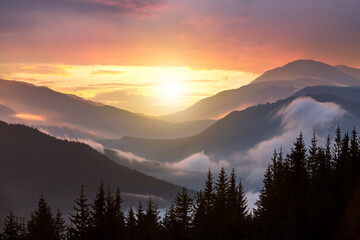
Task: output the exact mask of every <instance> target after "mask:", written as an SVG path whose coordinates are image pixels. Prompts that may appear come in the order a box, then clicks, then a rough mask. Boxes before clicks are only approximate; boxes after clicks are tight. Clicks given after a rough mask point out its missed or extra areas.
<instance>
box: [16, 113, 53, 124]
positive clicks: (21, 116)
mask: <svg viewBox="0 0 360 240" xmlns="http://www.w3.org/2000/svg"><path fill="white" fill-rule="evenodd" d="M14 117H15V118H19V119H22V120H29V121H41V122H43V121H45V120H46V119H45V117H43V116H40V115H35V114H30V113H17V114H15V115H14Z"/></svg>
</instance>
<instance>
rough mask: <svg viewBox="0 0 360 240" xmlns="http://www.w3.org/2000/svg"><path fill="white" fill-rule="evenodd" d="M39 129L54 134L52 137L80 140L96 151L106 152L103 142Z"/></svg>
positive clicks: (73, 140)
mask: <svg viewBox="0 0 360 240" xmlns="http://www.w3.org/2000/svg"><path fill="white" fill-rule="evenodd" d="M38 130H39V131H40V132H42V133H45V134H47V135H49V136H52V137H55V138H57V139H61V140H67V141H71V142H80V143H84V144H86V145H88V146H90V147H91V148H93V149H95V150H96V151H98V152H99V153H102V154H105V148H104V146H103V145H102V144H100V143H98V142H95V141H93V140H91V139H84V138H72V137H69V136H66V135H65V136H56V135H53V134H52V133H51V132H50V131H48V130H47V129H45V128H41V127H40V128H38Z"/></svg>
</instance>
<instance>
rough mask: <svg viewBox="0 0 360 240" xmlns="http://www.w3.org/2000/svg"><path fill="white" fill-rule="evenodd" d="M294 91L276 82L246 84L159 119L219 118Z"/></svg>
mask: <svg viewBox="0 0 360 240" xmlns="http://www.w3.org/2000/svg"><path fill="white" fill-rule="evenodd" d="M295 91H296V88H295V87H293V86H291V85H288V86H287V85H283V86H281V85H280V84H278V83H277V82H266V83H258V84H251V85H246V86H243V87H240V88H238V89H232V90H227V91H223V92H220V93H218V94H216V95H214V96H211V97H208V98H204V99H202V100H200V101H199V102H197V103H195V104H194V105H192V106H190V107H189V108H187V109H185V110H183V111H180V112H176V113H173V114H169V115H166V116H162V117H161V119H164V120H169V121H174V122H178V121H190V120H200V119H220V118H222V117H224V116H225V115H226V114H228V113H230V112H232V111H235V110H243V109H245V108H247V107H250V106H253V105H256V104H260V103H266V102H274V101H276V100H279V99H281V98H286V97H288V96H290V95H291V94H293V93H294V92H295Z"/></svg>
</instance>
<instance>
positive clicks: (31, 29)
mask: <svg viewBox="0 0 360 240" xmlns="http://www.w3.org/2000/svg"><path fill="white" fill-rule="evenodd" d="M358 9H360V2H359V1H358V0H347V1H343V0H318V1H311V0H303V1H288V0H275V1H267V0H253V1H248V0H210V1H209V0H196V1H181V0H168V1H167V0H133V1H128V0H33V1H27V0H2V1H0V29H1V30H0V50H1V52H2V55H1V56H0V61H1V62H8V61H15V62H19V61H22V62H47V63H49V62H50V63H51V62H52V63H54V62H56V63H62V64H113V65H167V66H168V65H171V66H174V65H177V66H184V65H185V66H191V67H194V68H217V69H241V70H246V71H251V72H257V73H259V72H262V71H264V70H266V69H269V68H272V67H275V66H279V65H281V64H284V63H286V62H288V61H291V60H294V59H296V58H313V59H318V60H323V61H326V62H329V63H330V64H340V63H343V64H348V65H353V66H358V67H359V66H360V62H359V58H358V56H359V55H360V46H359V44H358V42H360V32H359V31H358V26H359V24H360V14H358Z"/></svg>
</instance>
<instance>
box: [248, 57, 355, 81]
mask: <svg viewBox="0 0 360 240" xmlns="http://www.w3.org/2000/svg"><path fill="white" fill-rule="evenodd" d="M299 78H308V79H313V80H315V81H321V82H322V85H340V86H353V85H360V80H359V79H357V78H354V77H353V76H351V75H348V74H346V73H345V72H343V71H341V70H339V69H338V68H336V67H333V66H330V65H328V64H326V63H322V62H318V61H314V60H297V61H294V62H290V63H288V64H286V65H284V66H282V67H278V68H275V69H272V70H270V71H267V72H265V73H264V74H262V75H261V76H260V77H258V78H256V79H255V80H254V81H252V82H251V83H258V82H266V81H279V80H281V81H289V80H295V79H299ZM317 85H320V84H317Z"/></svg>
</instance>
